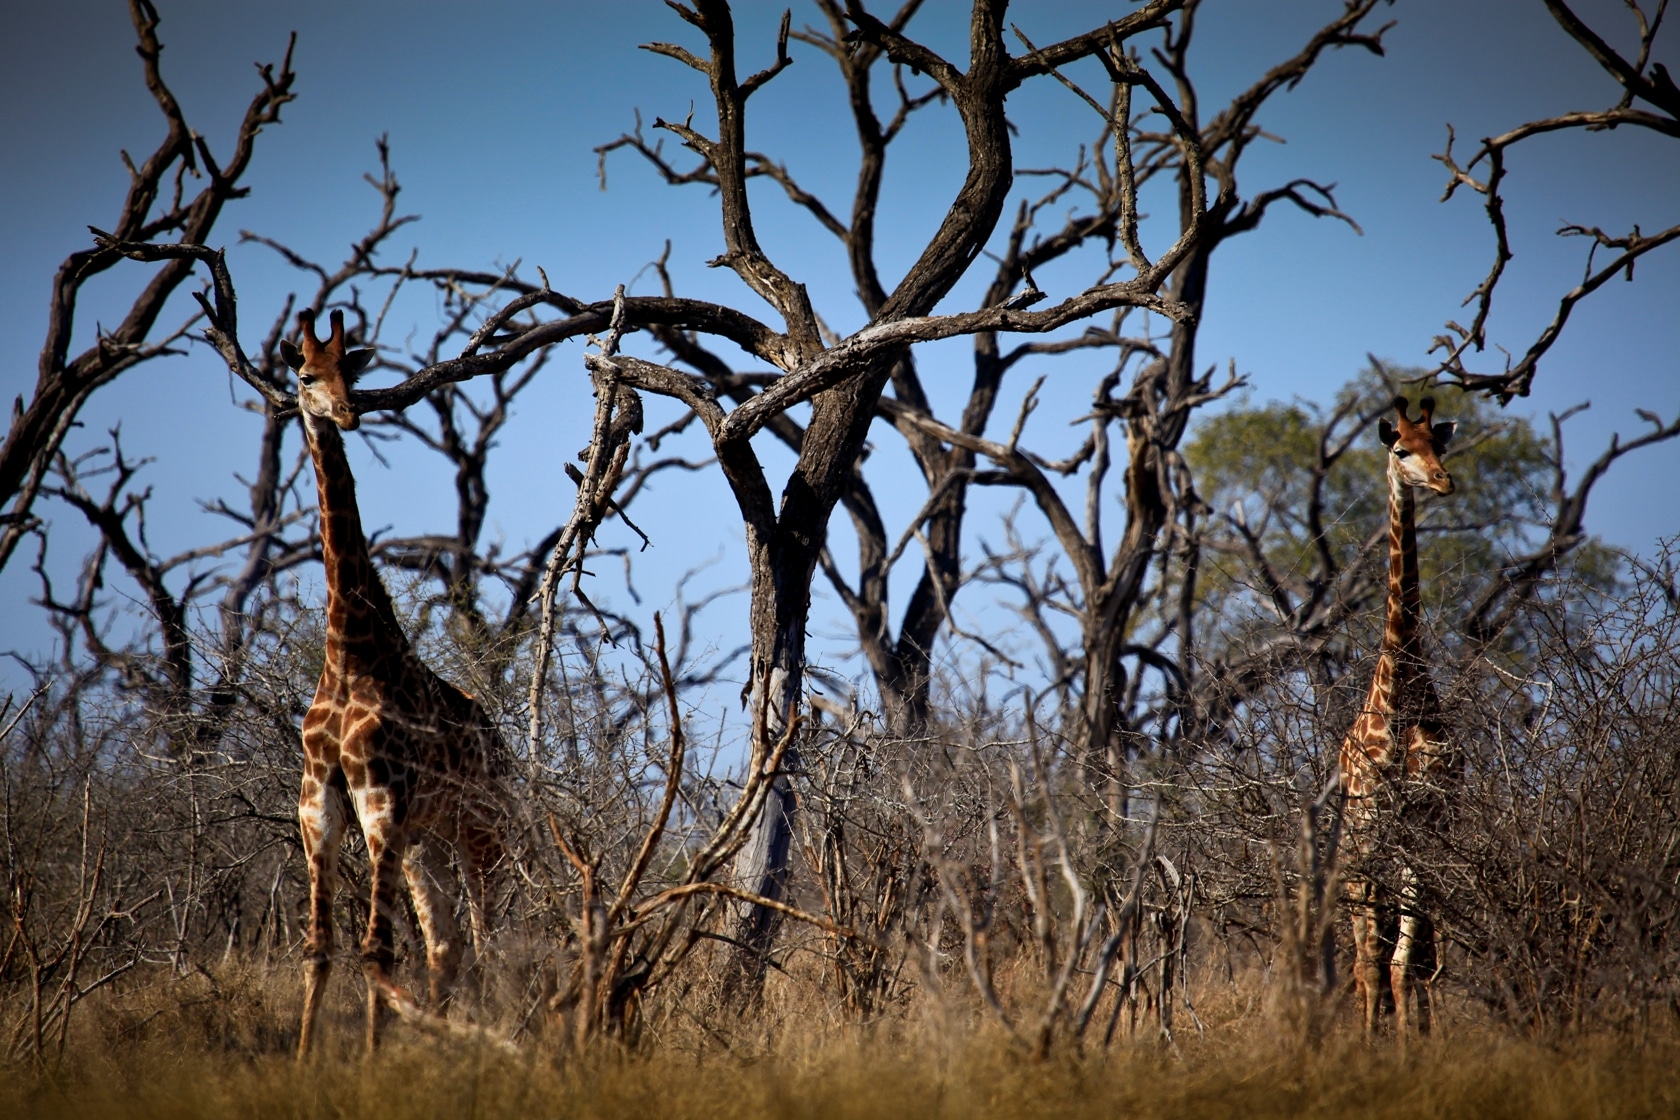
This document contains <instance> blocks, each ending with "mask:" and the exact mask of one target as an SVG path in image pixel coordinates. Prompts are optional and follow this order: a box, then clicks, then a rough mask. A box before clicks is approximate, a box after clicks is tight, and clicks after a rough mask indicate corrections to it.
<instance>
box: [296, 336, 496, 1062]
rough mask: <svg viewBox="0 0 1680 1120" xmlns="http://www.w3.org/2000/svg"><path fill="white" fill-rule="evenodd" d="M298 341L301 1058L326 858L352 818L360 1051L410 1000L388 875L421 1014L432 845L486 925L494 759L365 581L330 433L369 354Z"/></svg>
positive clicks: (447, 959)
mask: <svg viewBox="0 0 1680 1120" xmlns="http://www.w3.org/2000/svg"><path fill="white" fill-rule="evenodd" d="M298 320H299V323H300V325H301V327H302V332H301V336H302V346H301V347H294V346H292V345H291V344H290V343H289V342H287V343H282V352H283V356H284V357H285V358H286V361H287V364H288V365H291V366H292V368H293V369H294V370H296V371H297V373H298V382H299V385H298V403H299V406H300V409H301V411H302V413H303V423H304V429H305V432H306V434H307V439H308V443H309V452H310V455H311V457H312V458H313V460H314V464H315V476H316V482H317V484H318V488H319V494H320V518H321V554H322V561H323V563H324V565H325V568H326V577H327V627H326V645H325V656H324V660H323V663H322V666H321V679H320V683H319V685H318V686H317V688H316V690H315V700H314V703H312V704H311V705H310V708H309V712H308V714H307V715H306V716H305V717H304V721H303V783H302V789H301V791H300V793H299V796H298V826H299V829H300V831H301V833H302V838H303V848H304V854H305V857H306V858H307V860H308V864H309V937H308V944H307V949H306V957H305V965H304V977H305V980H304V1007H303V1024H302V1028H301V1032H300V1034H299V1038H298V1056H299V1057H300V1058H301V1057H303V1056H304V1055H305V1054H307V1053H308V1052H309V1049H310V1046H311V1044H312V1041H313V1034H314V1029H315V1021H316V1018H317V1016H318V1013H319V1011H320V1004H321V996H322V990H323V988H324V986H325V982H326V979H327V975H328V973H329V972H330V970H331V964H332V951H333V921H332V905H333V892H334V887H335V885H336V881H337V877H338V855H339V849H340V847H341V845H342V843H343V840H344V834H345V828H346V824H347V820H348V815H349V814H348V813H347V812H346V810H347V808H348V810H349V811H350V812H353V813H354V815H355V817H356V820H357V822H358V823H359V824H360V826H361V829H362V835H363V837H364V838H365V840H366V842H367V850H368V863H369V872H370V875H369V878H370V881H371V895H372V897H371V899H370V905H369V910H368V913H369V918H368V924H367V931H366V934H365V936H364V937H363V938H362V945H361V955H362V968H363V972H364V974H365V976H366V978H367V987H368V1003H367V1045H368V1048H369V1049H370V1050H371V1049H373V1048H374V1047H375V1046H376V1045H377V1043H378V1035H379V1029H380V1023H381V1018H382V1016H383V1014H384V1012H385V1010H386V1009H387V1008H388V1007H389V1006H391V1005H395V1006H398V1007H404V1008H411V1007H413V1000H412V999H410V998H409V997H408V995H407V993H406V992H404V990H403V989H402V988H401V987H400V986H399V985H397V983H396V982H395V980H394V979H393V977H392V965H393V957H394V952H393V936H392V918H393V915H394V911H395V907H396V893H397V889H398V876H399V873H400V875H401V876H402V877H404V878H406V880H407V883H408V889H409V894H410V897H411V898H412V900H413V903H414V913H415V915H416V917H417V919H418V922H419V925H420V931H421V935H422V937H423V938H424V940H425V942H426V963H427V972H428V974H429V981H430V996H431V1005H432V1007H433V1008H434V1009H441V1008H442V1007H443V1005H444V1002H445V1000H446V999H447V996H448V991H449V987H450V985H451V984H452V982H453V980H454V978H455V974H456V972H457V970H458V968H459V966H460V960H461V953H462V944H461V934H460V929H459V926H458V924H457V922H456V919H455V912H454V900H453V898H452V893H451V891H450V890H449V889H448V884H449V883H450V882H451V880H452V879H453V875H452V874H451V873H450V868H449V865H448V862H447V859H446V854H445V850H444V847H443V846H444V845H446V844H447V845H450V846H452V847H453V849H454V851H455V852H456V853H457V856H458V858H459V861H460V864H461V866H462V870H463V878H464V879H465V881H466V888H467V889H466V894H467V908H468V915H469V919H470V923H471V927H472V934H473V939H474V943H475V945H479V946H481V945H482V942H483V938H484V927H485V916H484V906H485V886H486V875H487V873H488V871H489V870H490V869H491V868H492V867H493V865H494V864H495V863H496V862H497V860H498V859H499V858H500V856H501V852H502V849H501V839H500V831H499V828H498V815H497V813H498V806H497V804H496V801H495V799H494V791H495V790H496V788H497V785H498V782H499V779H500V777H501V767H502V760H503V758H504V757H505V751H504V749H503V747H502V744H501V742H500V740H499V737H498V735H497V733H496V731H495V729H494V727H493V726H492V724H491V723H490V720H489V718H488V717H487V716H486V714H485V712H484V710H483V708H482V707H481V706H480V705H479V704H478V703H477V702H476V701H475V700H473V698H472V697H470V696H468V695H467V694H466V693H464V692H462V691H461V690H460V689H458V688H456V687H455V686H454V685H452V684H450V683H449V682H447V681H445V680H443V679H442V678H440V677H439V676H438V675H437V674H436V673H434V672H432V671H431V669H430V668H428V667H427V666H426V665H425V663H424V662H422V661H421V660H420V658H419V657H418V656H417V655H416V654H415V652H414V650H413V648H412V646H411V645H410V644H409V641H408V638H407V636H406V635H405V634H404V633H403V630H402V627H401V625H400V624H399V623H398V621H397V616H396V612H395V610H394V609H393V607H392V604H391V597H390V595H389V594H388V593H387V591H386V589H385V585H384V584H383V583H382V582H381V580H380V578H379V575H378V573H377V572H376V571H375V570H374V567H373V560H372V557H371V556H370V555H369V552H368V545H367V538H366V536H365V535H364V533H363V531H362V523H361V514H360V512H359V510H358V508H357V504H356V483H355V478H354V477H353V475H352V474H351V471H350V464H349V460H348V459H347V458H346V456H345V451H344V439H343V436H342V435H341V434H340V429H344V430H353V429H354V428H356V427H357V426H358V424H359V422H360V421H359V419H358V417H357V415H356V413H355V412H354V410H353V409H352V408H351V407H350V405H349V401H348V391H349V387H350V384H351V383H352V382H353V381H354V378H355V376H356V374H357V373H359V372H360V371H361V369H362V368H363V367H364V366H365V365H366V363H367V361H368V359H369V358H371V356H372V352H371V351H366V350H359V351H351V352H349V353H346V352H345V349H344V320H343V315H342V313H341V312H337V311H335V312H333V315H332V334H331V336H330V337H329V339H328V340H327V341H326V342H324V343H323V342H320V341H318V340H317V339H316V338H315V330H314V319H313V316H312V315H311V314H310V313H309V312H307V311H306V312H303V313H301V314H299V316H298Z"/></svg>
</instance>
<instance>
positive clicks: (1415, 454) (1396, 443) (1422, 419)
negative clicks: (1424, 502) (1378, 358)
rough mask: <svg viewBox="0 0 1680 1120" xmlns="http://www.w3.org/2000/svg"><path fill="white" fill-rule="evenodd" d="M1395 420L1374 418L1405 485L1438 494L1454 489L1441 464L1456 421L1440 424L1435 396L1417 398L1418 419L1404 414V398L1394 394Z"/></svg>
mask: <svg viewBox="0 0 1680 1120" xmlns="http://www.w3.org/2000/svg"><path fill="white" fill-rule="evenodd" d="M1394 411H1395V412H1396V413H1397V416H1396V423H1393V424H1390V423H1389V422H1388V421H1387V420H1379V421H1378V422H1377V435H1378V436H1379V437H1381V439H1382V441H1383V446H1385V447H1387V448H1388V454H1389V457H1390V459H1389V461H1390V465H1391V466H1392V467H1393V468H1394V470H1395V471H1396V472H1397V473H1398V474H1399V476H1400V478H1401V480H1402V481H1403V482H1405V483H1406V485H1408V486H1427V487H1428V488H1429V489H1431V490H1433V491H1435V493H1437V494H1451V493H1452V492H1453V480H1452V475H1450V474H1448V473H1447V469H1446V468H1445V467H1443V466H1442V465H1441V456H1442V455H1443V454H1445V453H1446V450H1447V441H1448V440H1450V439H1452V435H1453V432H1454V431H1455V430H1457V428H1458V425H1457V424H1454V423H1452V422H1451V421H1445V422H1443V423H1440V424H1436V423H1433V420H1434V419H1435V398H1434V397H1424V398H1423V399H1422V400H1421V401H1419V402H1418V413H1419V416H1418V419H1417V420H1416V422H1413V421H1412V420H1410V419H1409V418H1408V417H1407V416H1406V398H1405V397H1395V398H1394Z"/></svg>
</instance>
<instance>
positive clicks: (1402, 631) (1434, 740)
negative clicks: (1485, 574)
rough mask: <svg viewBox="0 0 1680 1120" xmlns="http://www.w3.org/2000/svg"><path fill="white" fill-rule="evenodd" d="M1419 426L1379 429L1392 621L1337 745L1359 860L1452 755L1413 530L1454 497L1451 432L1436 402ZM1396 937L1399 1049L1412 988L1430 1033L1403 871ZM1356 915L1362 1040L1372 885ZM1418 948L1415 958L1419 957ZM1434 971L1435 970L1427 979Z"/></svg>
mask: <svg viewBox="0 0 1680 1120" xmlns="http://www.w3.org/2000/svg"><path fill="white" fill-rule="evenodd" d="M1418 407H1419V410H1420V413H1421V416H1420V418H1419V419H1418V421H1417V422H1416V423H1414V422H1412V421H1411V420H1410V419H1408V418H1407V416H1406V399H1405V398H1404V397H1396V398H1394V408H1395V411H1396V412H1397V413H1398V416H1397V419H1396V423H1395V424H1393V425H1390V424H1389V422H1388V421H1387V420H1386V419H1385V420H1383V421H1381V422H1380V423H1379V424H1378V434H1379V436H1380V437H1381V438H1382V442H1383V444H1384V446H1386V447H1387V448H1388V619H1387V625H1386V627H1385V628H1384V630H1383V641H1382V651H1381V654H1380V655H1379V656H1378V658H1377V668H1376V672H1375V674H1374V675H1373V677H1372V680H1371V690H1370V692H1369V693H1367V694H1366V697H1365V706H1364V708H1363V709H1361V711H1360V713H1359V717H1358V718H1357V719H1355V720H1354V721H1353V727H1352V729H1350V730H1349V731H1348V734H1347V738H1346V739H1345V740H1344V741H1343V743H1342V751H1341V758H1340V768H1341V779H1342V790H1343V792H1344V793H1345V794H1346V799H1347V800H1346V804H1347V809H1346V817H1345V820H1346V833H1347V838H1348V847H1349V849H1350V851H1351V853H1352V855H1353V856H1354V857H1355V859H1364V858H1366V857H1369V856H1370V854H1371V852H1372V850H1373V848H1374V847H1375V843H1376V839H1377V834H1378V829H1377V818H1378V816H1379V814H1380V812H1381V809H1380V808H1379V804H1378V800H1379V797H1378V795H1379V792H1380V791H1381V790H1382V789H1383V788H1384V786H1385V784H1386V783H1387V782H1389V781H1391V780H1402V781H1403V780H1406V779H1414V780H1415V779H1423V780H1436V779H1440V778H1442V777H1445V776H1446V774H1447V772H1448V770H1449V768H1450V766H1449V757H1450V746H1449V744H1448V742H1447V737H1446V728H1445V727H1444V726H1443V725H1442V722H1441V715H1440V700H1439V698H1438V697H1437V696H1436V694H1435V685H1434V683H1433V682H1432V681H1431V680H1430V675H1429V665H1428V662H1427V661H1426V660H1425V659H1424V656H1423V650H1422V646H1421V641H1420V638H1419V636H1418V560H1417V527H1416V521H1415V517H1414V504H1413V502H1414V499H1413V495H1412V488H1413V487H1417V486H1423V487H1427V488H1429V489H1430V490H1433V491H1434V492H1435V493H1437V494H1451V493H1452V492H1453V480H1452V476H1451V475H1450V474H1448V473H1447V471H1446V468H1444V467H1442V466H1441V454H1442V453H1443V452H1444V451H1445V450H1446V447H1447V441H1448V440H1450V439H1451V438H1452V434H1453V431H1454V429H1455V428H1456V427H1457V425H1455V424H1451V423H1442V424H1435V423H1433V422H1432V421H1433V418H1434V413H1435V402H1434V400H1433V399H1431V398H1429V397H1425V398H1424V399H1423V400H1422V401H1421V402H1419V405H1418ZM1399 879H1400V898H1399V900H1398V901H1399V912H1400V913H1399V927H1398V931H1397V933H1396V934H1395V938H1394V949H1393V955H1392V956H1391V957H1390V958H1389V962H1388V964H1389V984H1390V988H1391V990H1392V992H1393V997H1394V1012H1395V1026H1396V1029H1397V1031H1398V1033H1399V1035H1400V1037H1401V1038H1402V1039H1404V1038H1406V1037H1407V1035H1408V1034H1409V1032H1410V1030H1411V1028H1412V1026H1413V1023H1412V1021H1411V1005H1410V998H1411V996H1412V995H1413V991H1412V986H1413V981H1414V980H1416V981H1418V983H1417V986H1416V992H1415V994H1416V997H1417V1005H1418V1015H1417V1022H1416V1027H1417V1029H1418V1030H1419V1031H1420V1032H1423V1033H1427V1032H1428V1031H1429V1027H1430V1020H1431V1008H1430V990H1429V982H1428V972H1427V971H1426V970H1425V966H1426V965H1427V964H1428V963H1429V958H1431V957H1433V955H1434V923H1433V922H1432V921H1431V920H1430V918H1429V916H1428V915H1427V914H1425V913H1424V912H1423V906H1422V900H1421V899H1420V897H1419V891H1418V880H1417V874H1416V872H1415V871H1414V869H1413V868H1411V867H1409V866H1406V867H1402V868H1401V869H1400V871H1399ZM1347 894H1348V900H1349V902H1350V903H1351V904H1352V909H1353V944H1354V974H1353V978H1354V984H1355V987H1356V988H1357V990H1358V992H1359V996H1360V1001H1361V1004H1362V1010H1363V1013H1364V1023H1365V1033H1366V1034H1368V1035H1369V1034H1372V1033H1374V1032H1375V1030H1376V1026H1377V1019H1378V1016H1379V1014H1380V1012H1381V1004H1382V973H1381V962H1382V957H1383V955H1384V947H1383V945H1382V937H1381V933H1380V930H1379V927H1378V901H1379V899H1378V889H1377V885H1376V884H1375V883H1374V882H1373V881H1371V880H1370V879H1369V878H1365V877H1354V878H1351V879H1350V880H1349V882H1348V889H1347ZM1420 945H1421V946H1423V950H1424V951H1423V953H1422V954H1421V955H1420V953H1419V948H1420ZM1430 971H1432V969H1431V970H1430Z"/></svg>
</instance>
